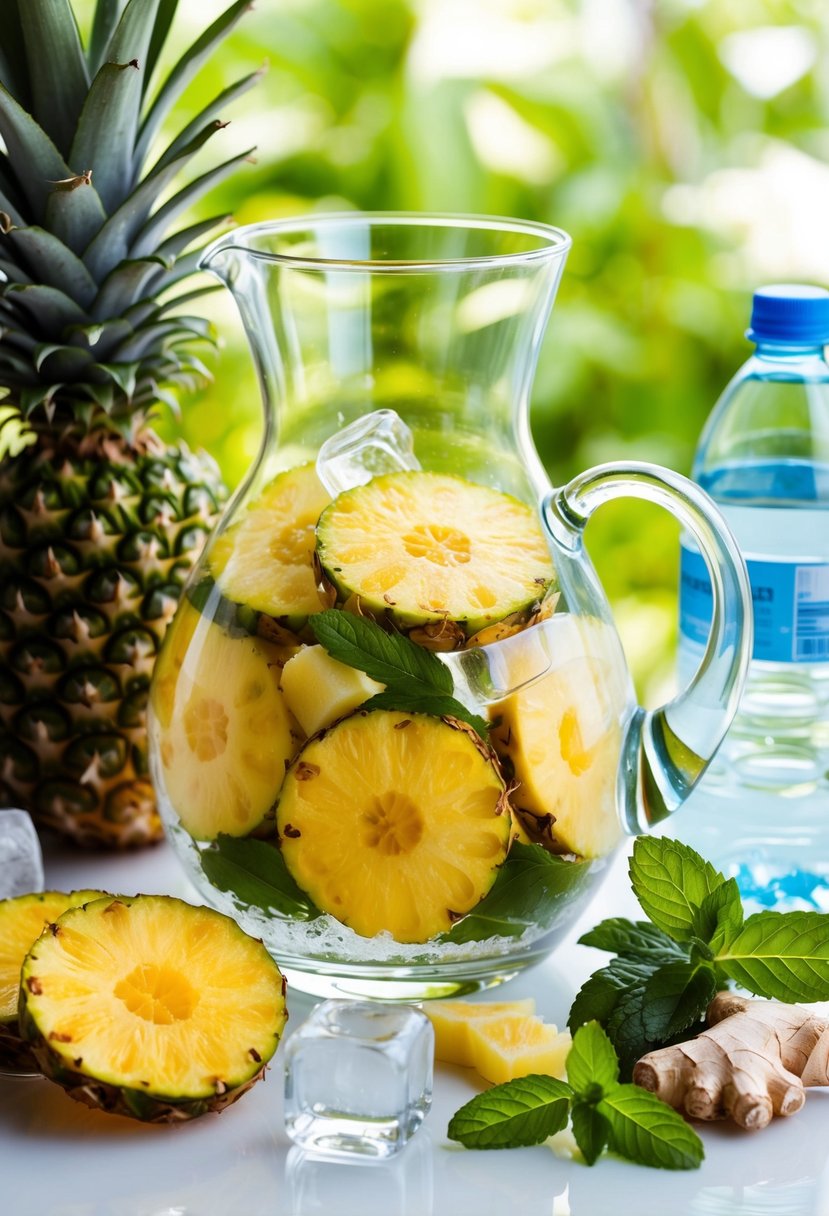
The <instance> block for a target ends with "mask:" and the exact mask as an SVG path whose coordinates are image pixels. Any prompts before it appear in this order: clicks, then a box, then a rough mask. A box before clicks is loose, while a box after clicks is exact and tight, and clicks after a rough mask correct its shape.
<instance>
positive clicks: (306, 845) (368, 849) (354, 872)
mask: <svg viewBox="0 0 829 1216" xmlns="http://www.w3.org/2000/svg"><path fill="white" fill-rule="evenodd" d="M277 826H278V830H279V837H280V844H281V848H282V853H283V856H284V859H285V863H286V865H287V867H288V869H289V870H290V872H291V874H292V875H293V877H294V880H295V881H296V883H297V884H298V886H299V887H301V889H302V890H303V891H305V892H306V893H307V894H308V895H309V896H310V897H311V899H312V900H313V902H314V903H315V904H316V906H317V907H318V908H321V909H322V910H323V911H324V912H328V913H329V914H330V915H331V916H333V917H335V918H336V919H337V920H339V921H341V922H342V923H343V924H346V925H348V926H350V927H351V928H352V929H353V930H354V931H355V932H356V933H359V934H361V935H362V936H364V937H373V936H374V935H375V934H377V933H381V932H387V933H390V934H391V936H392V937H393V938H394V939H395V940H396V941H399V942H425V941H428V940H429V939H430V938H432V937H435V936H436V935H437V934H439V933H443V932H445V931H448V930H449V929H450V928H451V927H452V925H453V923H454V922H455V921H456V920H458V919H459V918H460V917H461V916H463V915H465V914H466V913H467V912H469V911H471V909H472V908H473V907H474V906H475V905H476V904H477V903H478V902H479V901H480V900H481V899H482V898H483V896H484V895H486V893H487V891H488V890H489V888H490V887H491V886H492V884H493V882H494V881H495V878H496V876H497V873H498V867H499V866H500V865H501V864H502V862H503V861H504V859H505V857H506V853H507V848H508V844H509V838H510V832H511V821H510V815H509V807H508V803H507V798H506V791H505V787H504V782H503V779H502V777H501V775H500V772H499V770H498V768H497V764H496V763H495V757H494V753H493V752H492V751H491V749H490V748H489V747H488V746H487V745H486V744H485V743H484V742H483V741H482V740H481V739H479V738H478V736H477V735H475V734H474V732H473V731H471V729H469V728H467V727H465V726H463V725H462V724H461V723H458V722H456V721H455V720H454V719H441V718H433V717H430V716H427V715H426V714H419V713H412V714H407V713H402V712H398V711H392V710H382V709H378V710H372V711H370V712H369V711H365V710H358V711H357V712H356V713H354V714H352V715H351V716H350V717H348V718H344V719H343V720H342V721H340V722H339V723H338V724H337V725H336V726H333V727H332V728H331V729H330V730H328V731H325V732H323V733H322V734H321V735H319V736H317V737H316V738H315V739H312V740H310V742H308V743H307V744H306V745H305V747H304V748H303V750H302V751H301V752H300V754H299V756H298V757H297V759H296V760H295V761H294V763H293V764H292V765H291V767H290V768H289V770H288V772H287V774H286V777H285V783H284V785H283V788H282V792H281V794H280V797H279V803H278V806H277Z"/></svg>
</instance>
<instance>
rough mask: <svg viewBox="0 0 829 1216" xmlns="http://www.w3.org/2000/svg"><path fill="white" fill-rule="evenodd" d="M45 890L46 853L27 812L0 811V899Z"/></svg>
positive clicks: (7, 809)
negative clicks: (41, 846) (44, 860)
mask: <svg viewBox="0 0 829 1216" xmlns="http://www.w3.org/2000/svg"><path fill="white" fill-rule="evenodd" d="M42 890H43V854H42V853H41V851H40V841H39V840H38V838H37V832H36V831H35V825H34V824H33V823H32V819H31V816H30V815H29V813H28V811H19V810H17V809H16V808H14V807H6V808H0V899H11V898H13V896H15V895H28V894H29V893H30V892H32V891H42Z"/></svg>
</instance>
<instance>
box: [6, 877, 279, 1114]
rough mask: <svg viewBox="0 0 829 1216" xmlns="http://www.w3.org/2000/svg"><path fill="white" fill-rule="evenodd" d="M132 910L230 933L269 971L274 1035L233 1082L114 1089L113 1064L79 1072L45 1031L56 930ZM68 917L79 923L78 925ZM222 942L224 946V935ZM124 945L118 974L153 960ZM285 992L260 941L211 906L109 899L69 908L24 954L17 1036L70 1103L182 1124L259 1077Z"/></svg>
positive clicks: (253, 1051)
mask: <svg viewBox="0 0 829 1216" xmlns="http://www.w3.org/2000/svg"><path fill="white" fill-rule="evenodd" d="M136 905H143V909H145V910H146V909H147V908H148V906H149V911H150V914H154V915H156V916H157V917H172V916H174V915H178V916H183V917H190V916H191V915H193V914H196V915H198V916H199V917H201V918H202V920H203V921H206V922H207V923H210V924H211V925H215V926H216V927H217V931H219V932H221V933H222V934H224V935H229V936H230V939H231V940H232V939H235V938H238V940H239V941H240V943H244V948H245V950H246V951H247V952H248V953H251V952H252V953H255V954H256V955H257V957H258V959H259V962H260V965H261V968H262V971H263V973H264V972H267V973H268V975H269V976H270V977H271V980H272V988H273V1007H272V1009H273V1014H272V1016H273V1022H272V1030H270V1031H269V1033H268V1035H267V1037H266V1038H265V1037H262V1038H260V1040H259V1042H257V1043H256V1044H252V1045H251V1048H250V1050H249V1051H248V1052H247V1053H246V1055H245V1062H244V1064H243V1065H242V1064H238V1065H237V1071H236V1072H235V1073H234V1075H233V1076H229V1077H226V1078H225V1077H215V1078H213V1081H212V1083H211V1086H210V1087H209V1090H206V1089H205V1087H203V1086H201V1087H200V1088H201V1089H202V1092H199V1093H183V1094H176V1093H170V1092H167V1091H166V1090H165V1086H164V1083H163V1078H162V1079H161V1080H160V1082H155V1081H154V1080H151V1081H150V1082H149V1083H148V1084H147V1087H146V1089H138V1088H136V1087H135V1086H132V1085H129V1084H124V1083H123V1081H122V1082H121V1083H119V1079H118V1077H117V1076H116V1075H115V1074H116V1073H117V1067H115V1066H113V1068H112V1069H111V1070H110V1071H111V1074H112V1075H110V1076H101V1075H92V1074H91V1073H90V1072H89V1071H86V1070H85V1069H84V1067H83V1063H84V1062H83V1058H82V1057H81V1058H75V1057H73V1047H72V1044H71V1043H66V1042H63V1041H61V1036H59V1035H54V1034H51V1035H50V1029H49V1027H48V1025H44V1024H43V1023H44V1022H48V1006H47V1004H46V999H44V1000H41V997H43V993H42V992H41V991H39V989H40V988H41V987H42V985H41V983H40V982H39V980H38V971H40V972H41V974H42V972H43V957H44V954H45V952H47V951H49V950H50V949H60V944H59V943H60V938H61V931H62V930H63V931H64V933H66V932H68V931H70V930H71V928H72V927H73V924H75V923H79V922H77V918H78V917H82V916H87V917H95V918H98V919H99V920H103V918H104V917H106V916H107V915H108V913H109V912H110V911H112V910H113V906H114V907H115V909H117V910H118V914H119V915H126V916H129V910H130V909H132V908H134V907H135V906H136ZM73 918H76V919H75V921H73ZM225 940H227V938H226V937H225ZM128 941H129V938H128V936H126V935H125V937H124V942H125V950H124V952H123V954H122V955H121V956H119V958H118V959H117V964H116V965H118V966H119V973H120V972H125V971H126V970H128V969H129V968H130V967H131V966H132V965H133V964H136V963H144V964H146V963H147V962H148V961H151V960H148V959H146V958H145V957H144V956H143V955H142V954H130V952H129V948H128V947H127V945H126V943H127V942H128ZM202 941H203V939H202ZM217 942H218V944H217V945H215V946H214V944H213V943H211V946H212V947H213V948H214V949H216V950H217V951H218V950H219V949H220V947H221V944H222V943H221V941H219V940H218V937H217ZM217 962H221V956H218V957H217ZM94 978H95V973H94V972H91V973H90V979H91V980H92V979H94ZM285 992H286V982H285V978H284V976H282V975H281V973H280V971H279V968H278V967H277V965H276V963H275V962H274V961H273V959H272V958H271V956H270V955H269V954H268V952H267V951H266V949H265V947H264V946H263V945H262V943H261V942H256V941H255V940H254V939H252V938H250V937H249V936H248V935H247V934H246V933H244V931H243V930H242V929H240V928H239V926H238V925H237V924H236V923H235V922H234V921H232V920H231V919H230V918H229V917H226V916H224V915H223V914H222V913H220V912H216V911H214V910H213V909H210V908H205V907H194V906H193V905H190V904H187V903H185V902H184V901H183V900H179V899H175V898H173V897H171V896H149V895H138V896H133V897H129V898H127V897H120V896H119V897H117V898H115V899H114V898H113V897H111V896H106V897H104V898H102V899H98V900H95V901H94V902H92V903H88V904H86V905H85V906H83V907H80V908H74V909H71V910H70V911H68V912H67V913H65V914H64V915H63V916H62V917H60V918H59V919H58V921H57V922H56V924H55V925H54V926H52V927H51V931H50V932H46V933H44V935H43V936H42V937H41V938H40V939H39V941H38V942H36V943H35V945H34V946H33V948H32V950H31V951H30V953H29V954H28V955H27V957H26V959H25V961H24V963H23V967H22V971H21V986H20V1006H19V1024H20V1028H21V1033H22V1034H23V1036H24V1038H25V1040H26V1041H27V1043H28V1044H29V1045H30V1047H31V1050H32V1052H33V1055H34V1057H35V1059H36V1060H37V1063H38V1065H39V1068H40V1070H41V1072H42V1073H43V1075H44V1076H46V1077H48V1078H49V1079H50V1080H52V1081H55V1082H56V1083H57V1084H58V1085H60V1086H61V1087H62V1088H63V1089H64V1090H65V1091H66V1092H67V1094H68V1095H69V1097H71V1098H74V1099H75V1100H76V1101H78V1102H82V1103H84V1104H85V1105H87V1106H90V1107H92V1108H93V1109H97V1110H103V1111H106V1112H107V1113H110V1114H119V1115H124V1116H126V1117H128V1118H132V1119H138V1120H140V1121H141V1122H145V1123H179V1122H184V1121H186V1120H189V1119H194V1118H198V1117H199V1116H201V1115H204V1114H208V1113H211V1112H219V1111H222V1110H224V1109H225V1107H227V1106H230V1105H231V1104H232V1103H233V1102H236V1101H238V1099H239V1098H240V1097H242V1095H243V1094H244V1093H246V1092H247V1091H248V1090H249V1089H250V1088H251V1086H252V1085H254V1084H255V1083H256V1082H257V1081H258V1080H260V1079H261V1078H262V1077H264V1074H265V1071H266V1068H267V1066H268V1063H269V1061H270V1060H271V1058H272V1056H273V1054H274V1052H275V1051H276V1048H277V1047H278V1045H279V1041H280V1038H281V1035H282V1031H283V1029H284V1026H285V1022H286V1021H287V1017H288V1012H287V1005H286V1002H285ZM44 1011H45V1012H44ZM240 1012H241V1010H240ZM204 1033H205V1027H204V1026H202V1027H201V1029H200V1030H199V1034H200V1035H203V1034H204ZM216 1033H217V1035H220V1034H221V1033H222V1032H221V1031H216ZM194 1046H195V1041H194ZM157 1067H159V1065H158V1062H157V1061H156V1060H154V1059H153V1058H149V1057H148V1058H147V1061H146V1071H147V1073H148V1075H150V1076H151V1077H152V1075H153V1070H154V1069H155V1068H157ZM211 1091H212V1092H211Z"/></svg>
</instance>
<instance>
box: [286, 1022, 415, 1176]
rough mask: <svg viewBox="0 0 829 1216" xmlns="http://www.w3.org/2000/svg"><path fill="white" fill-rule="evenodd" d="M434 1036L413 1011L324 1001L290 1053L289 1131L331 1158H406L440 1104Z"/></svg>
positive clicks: (305, 1146)
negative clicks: (435, 1094) (435, 1098)
mask: <svg viewBox="0 0 829 1216" xmlns="http://www.w3.org/2000/svg"><path fill="white" fill-rule="evenodd" d="M433 1059H434V1032H433V1031H432V1026H431V1023H430V1022H429V1019H428V1018H427V1017H426V1015H425V1014H424V1013H421V1011H420V1010H419V1009H414V1008H412V1006H410V1005H385V1004H382V1005H381V1004H375V1003H373V1002H371V1001H338V1000H331V1001H324V1002H323V1003H322V1004H321V1005H318V1006H317V1007H316V1009H314V1011H313V1012H312V1013H311V1015H310V1017H309V1018H308V1019H307V1021H306V1022H304V1023H303V1025H302V1026H300V1028H299V1030H297V1031H295V1032H294V1034H293V1035H292V1036H291V1037H290V1039H289V1040H288V1043H287V1045H286V1048H285V1126H286V1129H287V1131H288V1135H289V1136H290V1137H291V1139H292V1140H294V1141H295V1142H296V1143H297V1144H298V1145H299V1146H300V1148H303V1149H305V1150H307V1151H309V1152H315V1153H320V1154H323V1155H325V1156H328V1157H335V1158H340V1159H342V1158H343V1157H354V1156H357V1157H363V1158H375V1159H382V1158H385V1157H390V1156H392V1155H393V1154H394V1153H396V1152H399V1150H400V1149H402V1148H403V1147H404V1146H405V1145H406V1143H407V1142H408V1141H409V1140H410V1139H411V1137H412V1136H413V1135H414V1133H415V1132H416V1131H417V1129H418V1127H419V1126H420V1124H421V1123H422V1122H423V1120H424V1118H425V1117H426V1114H427V1112H428V1110H429V1106H430V1105H431V1101H432V1069H433Z"/></svg>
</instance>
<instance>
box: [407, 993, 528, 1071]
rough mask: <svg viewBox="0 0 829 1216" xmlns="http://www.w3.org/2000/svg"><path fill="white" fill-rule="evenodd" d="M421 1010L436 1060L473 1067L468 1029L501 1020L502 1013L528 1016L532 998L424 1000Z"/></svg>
mask: <svg viewBox="0 0 829 1216" xmlns="http://www.w3.org/2000/svg"><path fill="white" fill-rule="evenodd" d="M423 1012H424V1013H425V1014H426V1015H427V1017H428V1018H429V1021H430V1022H431V1023H432V1028H433V1029H434V1032H435V1059H436V1060H445V1061H446V1063H447V1064H460V1065H462V1066H463V1067H464V1068H474V1066H475V1061H474V1059H473V1056H472V1046H471V1043H470V1039H469V1030H470V1027H472V1026H480V1025H483V1024H485V1023H488V1022H492V1021H495V1022H498V1021H501V1020H502V1019H503V1018H504V1017H505V1016H510V1015H511V1016H520V1017H524V1018H526V1017H529V1016H531V1015H532V1014H534V1013H535V1001H534V1000H533V999H532V997H526V998H525V999H523V1000H520V1001H486V1002H478V1003H474V1002H472V1001H427V1002H426V1003H425V1004H424V1006H423Z"/></svg>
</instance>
